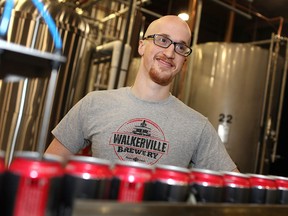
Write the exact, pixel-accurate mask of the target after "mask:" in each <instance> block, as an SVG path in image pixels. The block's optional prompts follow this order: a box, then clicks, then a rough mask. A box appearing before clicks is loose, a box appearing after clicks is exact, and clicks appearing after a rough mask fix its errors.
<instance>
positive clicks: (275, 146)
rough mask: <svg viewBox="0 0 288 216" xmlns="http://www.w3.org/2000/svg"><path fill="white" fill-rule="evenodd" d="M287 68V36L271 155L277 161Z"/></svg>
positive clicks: (273, 160)
mask: <svg viewBox="0 0 288 216" xmlns="http://www.w3.org/2000/svg"><path fill="white" fill-rule="evenodd" d="M282 40H283V39H282ZM287 70H288V39H287V38H286V51H285V62H284V69H283V77H282V83H281V91H280V100H279V109H278V115H277V121H276V122H277V124H276V133H275V143H274V146H273V151H272V156H271V160H272V162H275V159H276V154H277V146H278V136H279V131H280V122H281V117H282V109H283V103H284V96H285V87H286V80H287Z"/></svg>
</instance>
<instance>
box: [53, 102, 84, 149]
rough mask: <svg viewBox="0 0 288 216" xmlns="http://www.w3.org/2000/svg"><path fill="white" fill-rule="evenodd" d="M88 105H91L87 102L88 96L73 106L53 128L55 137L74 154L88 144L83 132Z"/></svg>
mask: <svg viewBox="0 0 288 216" xmlns="http://www.w3.org/2000/svg"><path fill="white" fill-rule="evenodd" d="M87 107H89V104H87V98H86V97H84V98H83V99H81V100H80V101H79V102H78V103H76V105H74V106H73V107H72V108H71V110H70V111H69V112H68V113H67V114H66V115H65V116H64V117H63V119H62V120H61V121H60V122H59V124H58V125H57V126H56V127H55V128H54V129H53V130H52V134H53V135H54V136H55V138H57V139H58V140H59V141H60V142H61V143H62V144H63V145H64V146H65V147H66V148H67V149H69V150H70V151H71V152H72V153H74V154H76V153H77V152H79V151H80V150H81V149H83V148H85V147H86V145H87V142H86V141H85V137H84V132H83V122H85V112H86V108H87Z"/></svg>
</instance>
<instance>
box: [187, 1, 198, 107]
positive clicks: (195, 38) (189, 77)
mask: <svg viewBox="0 0 288 216" xmlns="http://www.w3.org/2000/svg"><path fill="white" fill-rule="evenodd" d="M202 6H203V3H202V0H199V1H198V4H197V12H196V21H195V28H194V31H193V32H194V35H193V41H192V50H193V48H194V47H195V46H196V45H197V41H198V34H199V27H200V21H201V13H202ZM193 55H194V54H193V52H192V54H191V56H190V58H189V62H188V68H187V71H188V75H187V79H186V85H185V86H186V89H188V90H189V89H190V88H191V80H192V73H193V71H192V68H193V59H194V58H193ZM189 98H190V97H189V94H188V93H186V94H185V96H184V101H183V102H184V103H186V104H189Z"/></svg>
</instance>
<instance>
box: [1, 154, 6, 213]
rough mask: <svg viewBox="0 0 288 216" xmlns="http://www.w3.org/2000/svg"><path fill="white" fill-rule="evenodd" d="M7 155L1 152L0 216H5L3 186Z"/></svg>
mask: <svg viewBox="0 0 288 216" xmlns="http://www.w3.org/2000/svg"><path fill="white" fill-rule="evenodd" d="M4 155H5V153H4V152H3V151H0V215H4V212H3V211H4V209H3V207H4V200H5V198H4V196H3V194H4V191H3V184H4V173H5V161H4Z"/></svg>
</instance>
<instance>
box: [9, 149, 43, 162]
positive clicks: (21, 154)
mask: <svg viewBox="0 0 288 216" xmlns="http://www.w3.org/2000/svg"><path fill="white" fill-rule="evenodd" d="M14 157H17V158H27V159H33V160H37V159H38V160H40V159H42V158H41V157H40V153H39V152H35V151H16V152H15V154H14Z"/></svg>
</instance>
